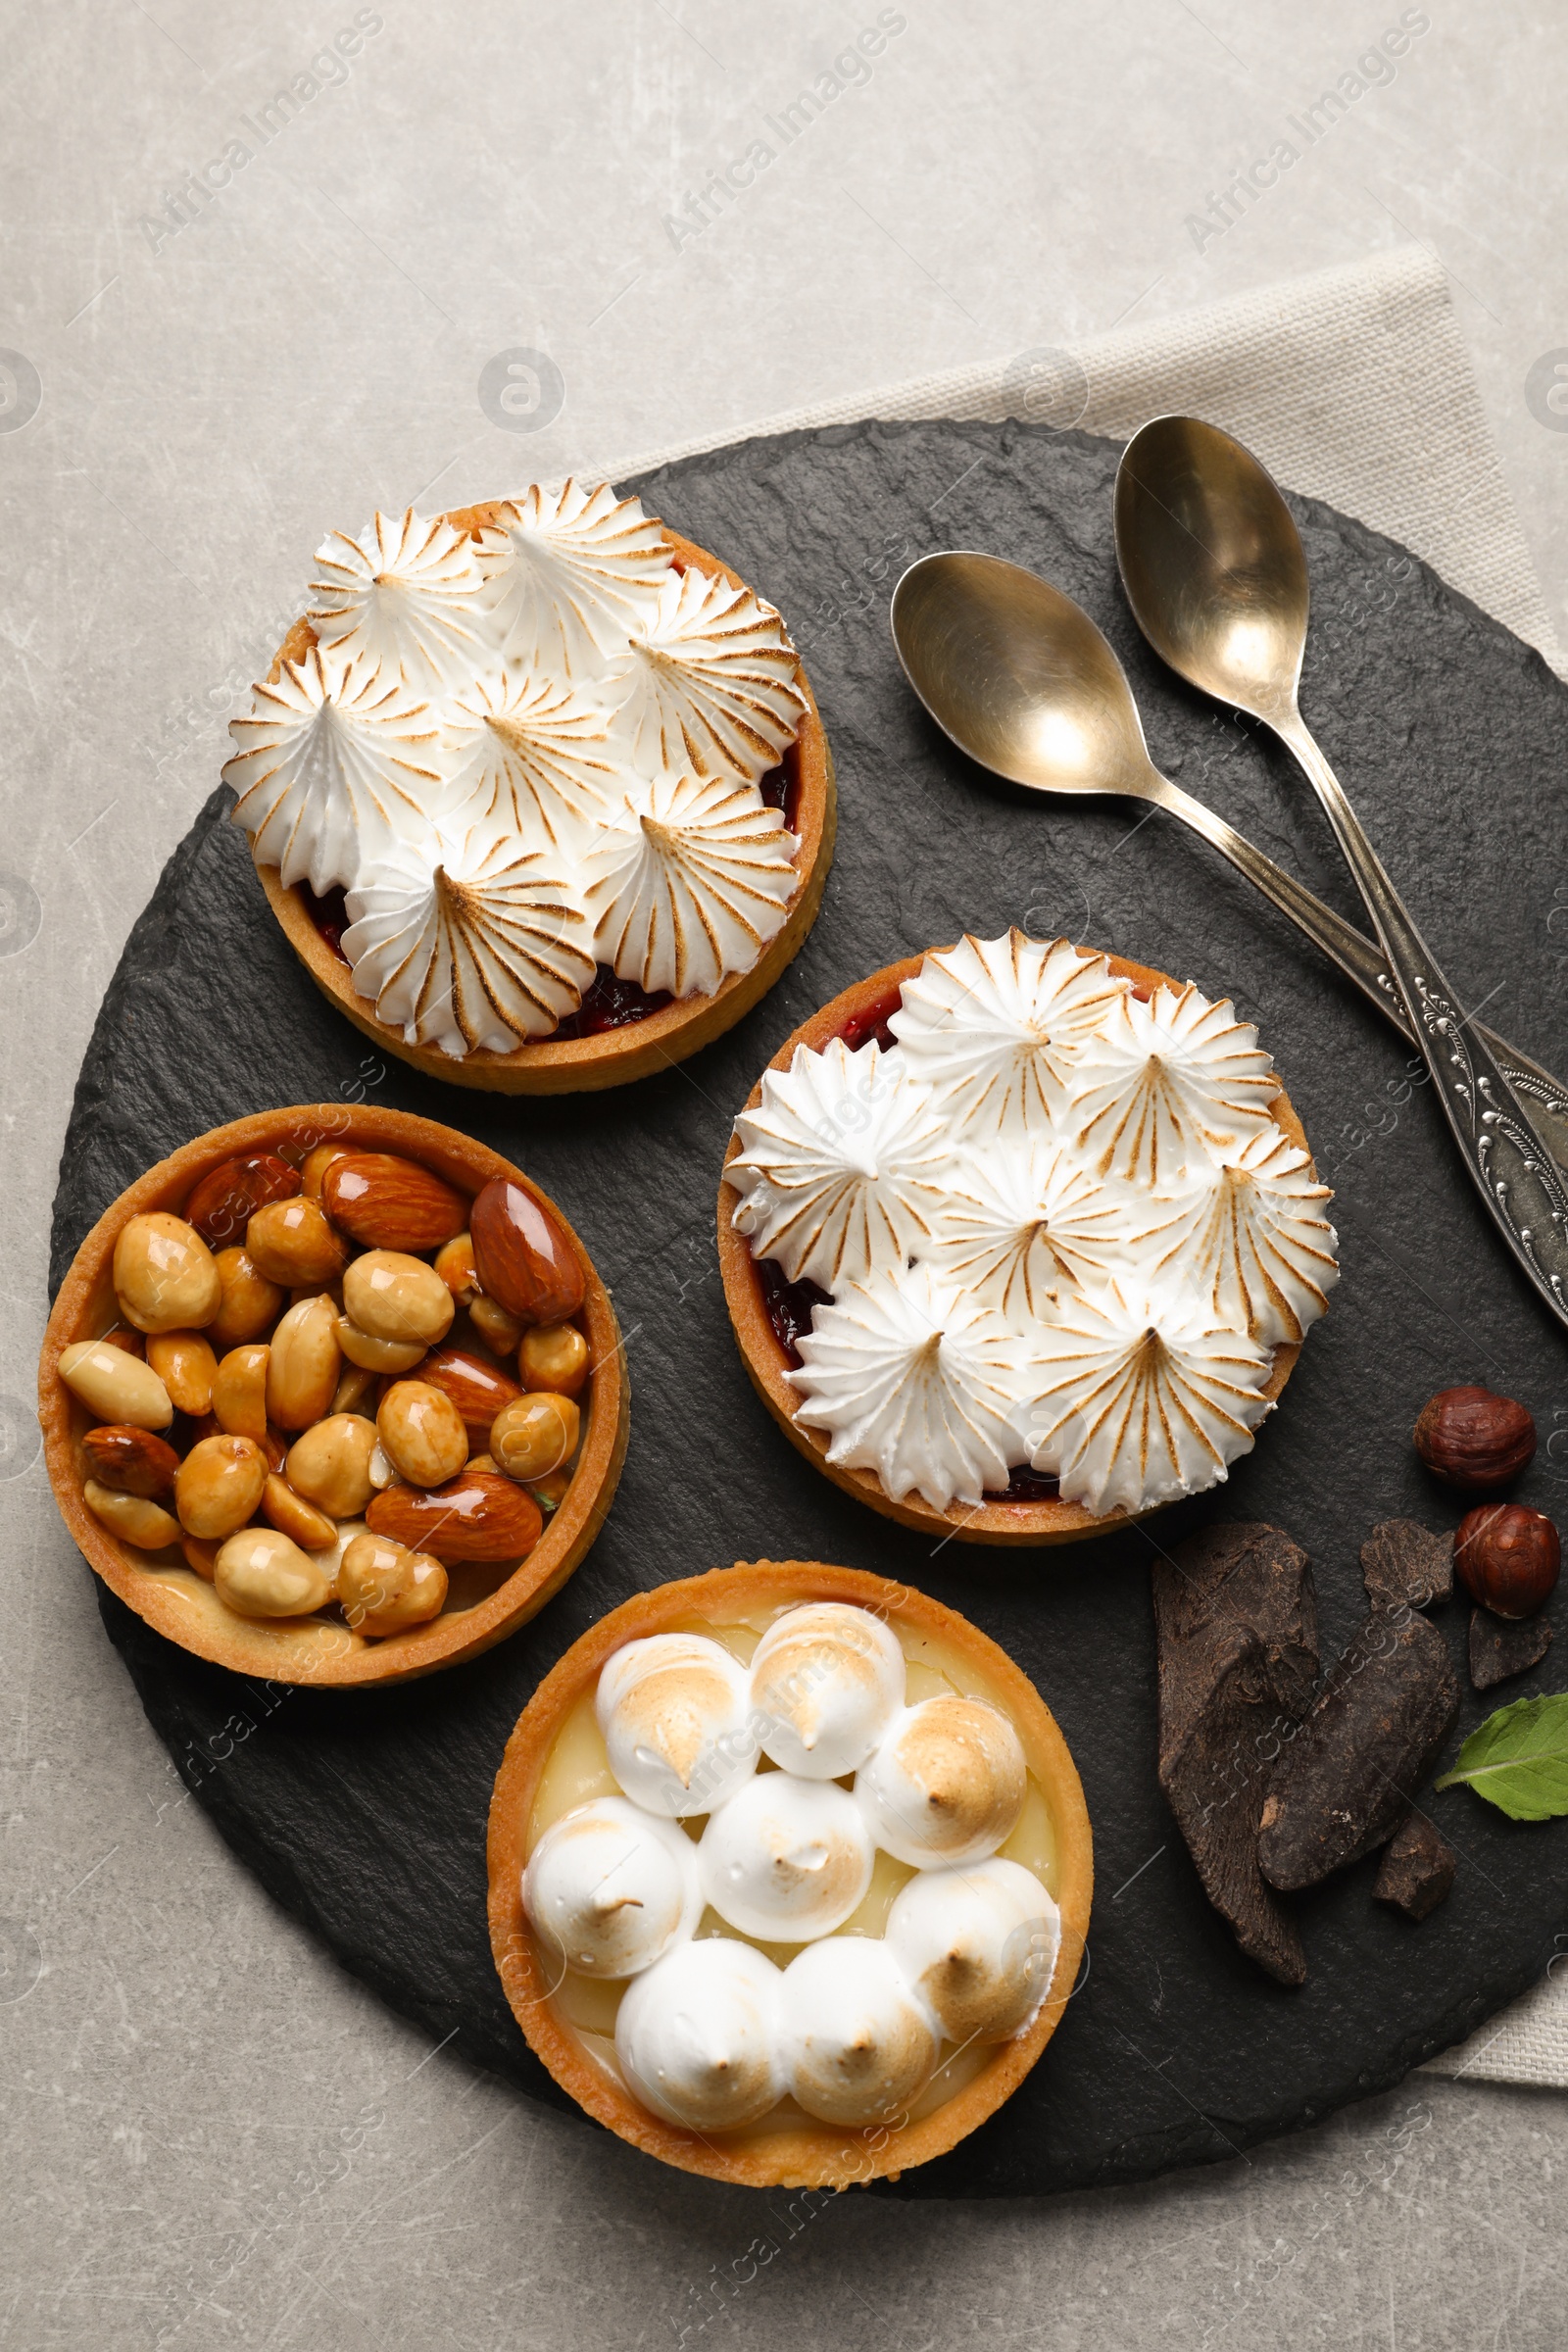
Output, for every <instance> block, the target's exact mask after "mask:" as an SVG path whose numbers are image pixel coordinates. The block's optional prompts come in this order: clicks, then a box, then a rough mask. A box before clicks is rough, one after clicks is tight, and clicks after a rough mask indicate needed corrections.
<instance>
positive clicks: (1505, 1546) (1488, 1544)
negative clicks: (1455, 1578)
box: [1453, 1502, 1562, 1617]
mask: <svg viewBox="0 0 1568 2352" xmlns="http://www.w3.org/2000/svg"><path fill="white" fill-rule="evenodd" d="M1453 1564H1454V1567H1455V1568H1456V1569H1457V1571H1458V1574H1459V1580H1460V1582H1461V1583H1462V1584H1463V1586H1464V1588H1465V1591H1466V1592H1467V1593H1469V1594H1470V1597H1471V1599H1472V1600H1475V1601H1478V1602H1479V1603H1480V1605H1481V1607H1482V1608H1484V1609H1491V1611H1492V1613H1493V1615H1494V1616H1495V1617H1534V1616H1535V1614H1536V1612H1537V1611H1538V1610H1539V1609H1542V1608H1544V1606H1545V1604H1546V1602H1547V1601H1548V1600H1549V1599H1550V1597H1551V1594H1552V1593H1553V1591H1554V1589H1555V1587H1556V1583H1557V1571H1558V1569H1559V1567H1560V1566H1561V1564H1562V1545H1561V1544H1560V1543H1559V1542H1558V1539H1557V1530H1556V1528H1555V1527H1554V1526H1553V1524H1552V1522H1551V1521H1550V1520H1549V1519H1548V1518H1547V1517H1546V1514H1545V1512H1544V1511H1533V1510H1531V1509H1530V1508H1529V1506H1528V1505H1527V1504H1525V1503H1522V1502H1489V1503H1483V1505H1482V1506H1481V1508H1480V1509H1479V1510H1475V1511H1467V1512H1466V1513H1465V1515H1464V1517H1463V1518H1462V1519H1461V1520H1460V1522H1459V1527H1458V1532H1457V1534H1456V1535H1455V1536H1454V1539H1453Z"/></svg>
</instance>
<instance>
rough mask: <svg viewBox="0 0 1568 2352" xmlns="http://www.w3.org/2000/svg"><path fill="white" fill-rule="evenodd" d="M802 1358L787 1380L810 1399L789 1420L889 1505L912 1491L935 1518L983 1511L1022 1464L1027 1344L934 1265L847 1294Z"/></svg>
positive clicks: (876, 1279) (826, 1313)
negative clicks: (824, 1437)
mask: <svg viewBox="0 0 1568 2352" xmlns="http://www.w3.org/2000/svg"><path fill="white" fill-rule="evenodd" d="M799 1352H800V1355H801V1362H802V1368H801V1370H800V1371H798V1372H789V1373H786V1374H785V1378H786V1379H787V1380H788V1381H790V1382H791V1384H792V1385H793V1386H794V1387H795V1388H796V1389H798V1390H799V1391H800V1393H801V1395H802V1397H804V1398H805V1402H804V1403H803V1404H802V1405H801V1406H800V1408H799V1411H798V1412H797V1415H796V1418H797V1419H798V1420H799V1421H801V1422H802V1423H803V1424H805V1425H806V1426H807V1427H808V1428H812V1429H825V1430H826V1431H827V1432H828V1434H829V1436H830V1438H831V1440H832V1443H831V1444H830V1446H829V1447H828V1453H827V1458H828V1460H829V1461H830V1462H834V1463H839V1462H842V1463H843V1464H844V1465H845V1467H846V1468H847V1469H851V1470H874V1471H875V1472H876V1475H877V1477H878V1478H879V1479H880V1480H881V1482H882V1484H883V1486H884V1487H885V1488H886V1490H887V1492H888V1494H889V1495H892V1497H893V1499H894V1500H895V1501H896V1502H897V1501H901V1500H902V1499H903V1497H904V1496H905V1495H907V1494H909V1493H910V1491H911V1490H914V1489H918V1491H919V1493H920V1494H921V1495H924V1496H925V1498H926V1500H927V1501H928V1502H931V1503H934V1504H935V1506H936V1508H937V1509H938V1510H946V1509H947V1507H948V1505H949V1503H950V1502H952V1501H953V1500H954V1499H955V1498H956V1499H957V1500H958V1501H959V1502H963V1503H978V1502H979V1500H980V1499H981V1496H982V1495H983V1494H984V1493H985V1491H986V1489H987V1488H988V1487H992V1488H996V1487H1005V1485H1006V1483H1007V1474H1008V1471H1009V1469H1010V1467H1011V1465H1012V1463H1013V1462H1016V1461H1019V1460H1021V1459H1022V1447H1021V1446H1020V1444H1019V1441H1018V1437H1017V1434H1016V1432H1015V1430H1014V1428H1013V1426H1012V1420H1011V1415H1012V1414H1013V1413H1014V1412H1015V1411H1016V1408H1017V1405H1018V1402H1019V1399H1020V1396H1021V1394H1022V1379H1023V1365H1024V1361H1025V1357H1026V1354H1027V1349H1026V1348H1025V1345H1024V1343H1023V1342H1022V1341H1021V1340H1020V1339H1019V1338H1018V1336H1017V1334H1016V1333H1014V1332H1013V1331H1011V1330H1010V1329H1009V1328H1008V1326H1007V1325H1006V1324H1005V1322H1004V1321H1003V1319H1002V1317H1001V1316H1000V1315H998V1314H996V1313H995V1312H994V1311H993V1310H992V1309H991V1308H989V1307H986V1306H982V1305H981V1304H980V1303H979V1301H978V1300H976V1299H972V1298H965V1297H963V1296H961V1295H960V1294H958V1293H956V1292H952V1291H948V1290H945V1289H944V1288H943V1287H942V1286H941V1285H940V1284H939V1283H938V1282H937V1281H936V1280H935V1279H934V1278H933V1275H932V1272H931V1269H930V1267H929V1266H925V1265H916V1266H913V1267H911V1268H910V1269H909V1270H908V1271H907V1272H899V1271H895V1272H892V1273H885V1274H878V1275H874V1276H873V1277H872V1278H871V1280H870V1281H868V1282H864V1283H855V1282H852V1283H846V1284H845V1286H844V1288H843V1291H842V1293H841V1294H840V1295H839V1296H837V1297H836V1298H835V1299H834V1302H833V1304H832V1305H831V1306H820V1307H818V1308H816V1310H815V1312H814V1314H813V1316H812V1328H811V1330H810V1331H809V1333H808V1334H806V1335H805V1336H804V1337H803V1338H802V1339H801V1340H800V1342H799Z"/></svg>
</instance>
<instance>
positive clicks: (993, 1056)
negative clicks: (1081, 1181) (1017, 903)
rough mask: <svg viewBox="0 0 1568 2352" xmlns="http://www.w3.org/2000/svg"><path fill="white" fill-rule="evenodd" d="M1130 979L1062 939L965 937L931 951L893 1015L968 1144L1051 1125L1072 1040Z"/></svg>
mask: <svg viewBox="0 0 1568 2352" xmlns="http://www.w3.org/2000/svg"><path fill="white" fill-rule="evenodd" d="M1127 993H1128V984H1127V982H1126V981H1125V980H1120V979H1118V978H1117V977H1116V975H1115V974H1114V973H1113V972H1112V970H1111V968H1110V965H1109V964H1108V962H1107V961H1106V959H1105V957H1104V956H1097V955H1093V954H1088V953H1081V952H1080V951H1079V950H1078V949H1077V948H1075V947H1073V946H1072V945H1071V944H1070V942H1069V941H1067V940H1065V939H1054V940H1039V939H1028V938H1026V937H1025V936H1024V934H1023V932H1021V931H1009V932H1007V933H1006V934H1005V937H1003V938H1001V939H971V938H969V937H965V938H963V939H961V940H960V941H959V942H958V944H957V946H956V948H949V949H947V950H946V951H944V952H942V953H940V954H936V955H931V956H926V958H925V960H924V962H923V963H922V964H921V966H920V969H919V971H918V972H916V973H915V975H914V977H913V979H911V980H907V981H906V982H905V983H904V987H903V990H902V991H901V997H902V1002H901V1004H900V1007H899V1010H898V1011H897V1012H895V1013H894V1014H893V1015H892V1016H891V1018H890V1019H889V1022H888V1027H889V1028H890V1029H891V1030H892V1032H893V1034H894V1036H895V1037H896V1038H897V1039H898V1041H899V1044H900V1045H901V1046H902V1047H903V1048H904V1051H905V1054H906V1055H907V1058H908V1063H909V1067H910V1069H911V1070H912V1071H913V1072H914V1074H915V1076H916V1077H918V1078H920V1079H921V1080H923V1081H924V1082H925V1083H926V1084H928V1085H929V1086H931V1087H932V1088H933V1089H934V1090H935V1091H936V1093H937V1095H938V1097H939V1100H940V1101H941V1102H942V1103H943V1106H944V1109H945V1110H946V1112H947V1114H948V1116H949V1118H950V1120H951V1121H952V1124H953V1127H954V1129H955V1131H956V1135H957V1136H958V1137H960V1138H961V1139H962V1142H963V1144H964V1145H965V1146H967V1145H968V1144H969V1143H970V1142H972V1141H977V1140H979V1139H980V1138H981V1137H983V1136H986V1135H997V1134H1003V1133H1017V1132H1021V1131H1026V1130H1029V1129H1034V1128H1040V1127H1042V1126H1046V1125H1048V1124H1049V1122H1050V1119H1051V1114H1052V1103H1053V1100H1054V1088H1055V1086H1056V1085H1057V1084H1058V1083H1060V1082H1061V1081H1062V1080H1063V1079H1064V1077H1065V1075H1066V1072H1067V1069H1068V1067H1069V1065H1070V1062H1071V1059H1072V1055H1073V1053H1074V1050H1075V1048H1076V1047H1077V1046H1078V1045H1079V1044H1080V1043H1081V1041H1082V1040H1083V1039H1084V1038H1086V1037H1088V1036H1090V1035H1091V1034H1092V1033H1093V1031H1094V1030H1095V1028H1096V1026H1097V1025H1098V1024H1099V1023H1100V1022H1101V1021H1103V1019H1104V1017H1105V1015H1106V1013H1107V1012H1108V1011H1109V1010H1110V1008H1111V1006H1112V1005H1113V1004H1114V1003H1115V1001H1116V999H1117V998H1118V997H1123V996H1125V995H1126V994H1127Z"/></svg>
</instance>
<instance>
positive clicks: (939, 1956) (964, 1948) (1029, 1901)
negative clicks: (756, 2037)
mask: <svg viewBox="0 0 1568 2352" xmlns="http://www.w3.org/2000/svg"><path fill="white" fill-rule="evenodd" d="M1060 1942H1061V1914H1060V1912H1059V1911H1058V1910H1057V1909H1056V1906H1055V1904H1054V1902H1053V1900H1052V1898H1051V1896H1050V1895H1049V1894H1048V1893H1047V1892H1046V1889H1045V1887H1042V1885H1041V1884H1040V1881H1039V1880H1038V1879H1037V1878H1036V1877H1035V1875H1034V1873H1033V1871H1029V1870H1025V1869H1024V1868H1023V1865H1022V1864H1021V1863H1018V1862H1006V1861H1004V1860H1003V1858H1002V1857H1001V1855H993V1856H992V1858H991V1859H990V1860H989V1861H985V1862H971V1863H969V1864H967V1865H966V1866H965V1867H963V1868H962V1869H956V1870H922V1871H919V1872H917V1874H916V1875H915V1877H913V1878H912V1879H910V1880H909V1882H908V1884H907V1886H905V1887H901V1888H900V1890H899V1892H898V1894H897V1895H896V1896H895V1898H894V1903H893V1908H892V1910H891V1911H890V1912H889V1914H888V1924H887V1948H888V1951H889V1954H890V1955H891V1957H892V1958H893V1959H894V1960H896V1961H897V1963H898V1964H899V1966H900V1968H901V1969H902V1970H903V1972H904V1975H905V1977H906V1979H907V1982H908V1983H909V1985H912V1987H913V1988H914V1990H915V1992H916V1993H917V1994H918V1995H919V1997H920V1999H921V2000H922V2001H923V2002H924V2004H925V2006H926V2008H927V2009H928V2010H929V2011H930V2013H931V2015H932V2016H933V2017H934V2018H935V2020H936V2022H937V2025H938V2027H939V2029H940V2031H941V2033H942V2034H943V2036H944V2037H945V2038H946V2039H947V2040H948V2041H956V2042H968V2041H1010V2040H1011V2039H1012V2038H1013V2036H1014V2035H1015V2034H1022V2033H1025V2032H1026V2031H1027V2030H1028V2028H1029V2027H1030V2026H1031V2025H1032V2024H1033V2023H1034V2020H1035V2019H1036V2017H1037V2016H1038V2015H1039V2013H1040V2005H1041V2003H1042V2001H1044V1999H1045V1997H1046V1995H1047V1993H1048V1992H1049V1991H1050V1989H1051V1979H1052V1973H1053V1971H1054V1968H1055V1965H1056V1952H1057V1949H1058V1947H1059V1945H1060ZM791 1973H793V1972H791Z"/></svg>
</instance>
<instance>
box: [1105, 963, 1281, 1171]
mask: <svg viewBox="0 0 1568 2352" xmlns="http://www.w3.org/2000/svg"><path fill="white" fill-rule="evenodd" d="M1067 1089H1068V1101H1067V1103H1066V1104H1065V1105H1064V1107H1063V1109H1062V1113H1061V1124H1062V1126H1063V1128H1064V1130H1065V1131H1066V1132H1067V1133H1068V1134H1069V1135H1070V1136H1071V1137H1072V1140H1073V1145H1074V1148H1075V1150H1076V1151H1077V1152H1079V1153H1080V1155H1081V1156H1082V1158H1083V1159H1084V1161H1085V1162H1086V1164H1087V1165H1089V1166H1091V1167H1093V1169H1094V1170H1095V1172H1096V1174H1097V1175H1100V1176H1120V1177H1123V1178H1125V1179H1126V1180H1127V1181H1128V1182H1129V1183H1134V1184H1139V1183H1143V1184H1152V1185H1156V1186H1157V1185H1161V1184H1166V1183H1168V1182H1170V1181H1171V1180H1172V1179H1173V1178H1175V1177H1177V1176H1180V1175H1183V1174H1185V1173H1186V1172H1188V1171H1189V1170H1191V1169H1193V1168H1199V1169H1201V1167H1202V1166H1203V1163H1204V1161H1205V1159H1206V1158H1208V1157H1209V1156H1211V1155H1212V1156H1215V1157H1220V1156H1223V1155H1224V1154H1226V1153H1228V1152H1239V1151H1240V1150H1241V1148H1242V1146H1243V1145H1244V1144H1245V1143H1246V1142H1247V1141H1248V1140H1249V1139H1250V1137H1252V1136H1255V1135H1261V1134H1263V1133H1264V1132H1265V1131H1266V1130H1267V1128H1268V1127H1269V1126H1270V1125H1271V1124H1272V1122H1271V1120H1270V1117H1269V1104H1270V1103H1272V1102H1273V1100H1274V1097H1275V1096H1276V1095H1277V1094H1278V1092H1279V1080H1278V1079H1277V1078H1276V1077H1275V1075H1274V1071H1273V1067H1272V1064H1271V1063H1270V1061H1269V1057H1268V1055H1267V1054H1264V1053H1262V1052H1260V1051H1259V1048H1258V1043H1257V1031H1256V1030H1255V1029H1254V1028H1253V1027H1252V1025H1251V1023H1250V1021H1239V1020H1238V1019H1237V1018H1236V1014H1235V1010H1234V1007H1233V1006H1232V1005H1231V1004H1230V1003H1229V1001H1228V1000H1227V1001H1226V1002H1225V1003H1223V1004H1219V1005H1215V1004H1211V1003H1210V1001H1209V999H1208V998H1207V997H1205V996H1204V995H1203V994H1202V992H1201V990H1200V989H1197V988H1194V987H1192V986H1191V985H1189V986H1188V987H1186V988H1184V989H1182V990H1181V991H1180V993H1179V994H1178V993H1176V992H1173V991H1172V990H1170V989H1168V988H1162V989H1160V990H1158V991H1157V992H1156V994H1155V996H1154V999H1153V1001H1152V1004H1149V1005H1145V1004H1143V1003H1142V1002H1141V1001H1140V1000H1139V999H1138V998H1137V997H1135V996H1133V995H1131V994H1128V995H1126V996H1124V997H1123V998H1122V999H1121V1001H1120V1003H1119V1004H1118V1005H1115V1006H1114V1008H1113V1009H1112V1010H1111V1012H1110V1013H1109V1015H1108V1016H1107V1018H1106V1019H1105V1021H1104V1022H1103V1024H1102V1025H1101V1026H1100V1027H1099V1028H1098V1029H1097V1030H1096V1031H1095V1033H1094V1035H1093V1036H1092V1037H1089V1038H1087V1039H1085V1040H1084V1041H1083V1042H1082V1044H1081V1047H1080V1051H1079V1053H1078V1054H1077V1055H1076V1057H1075V1059H1074V1063H1073V1066H1072V1069H1071V1071H1070V1073H1068V1074H1067Z"/></svg>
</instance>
